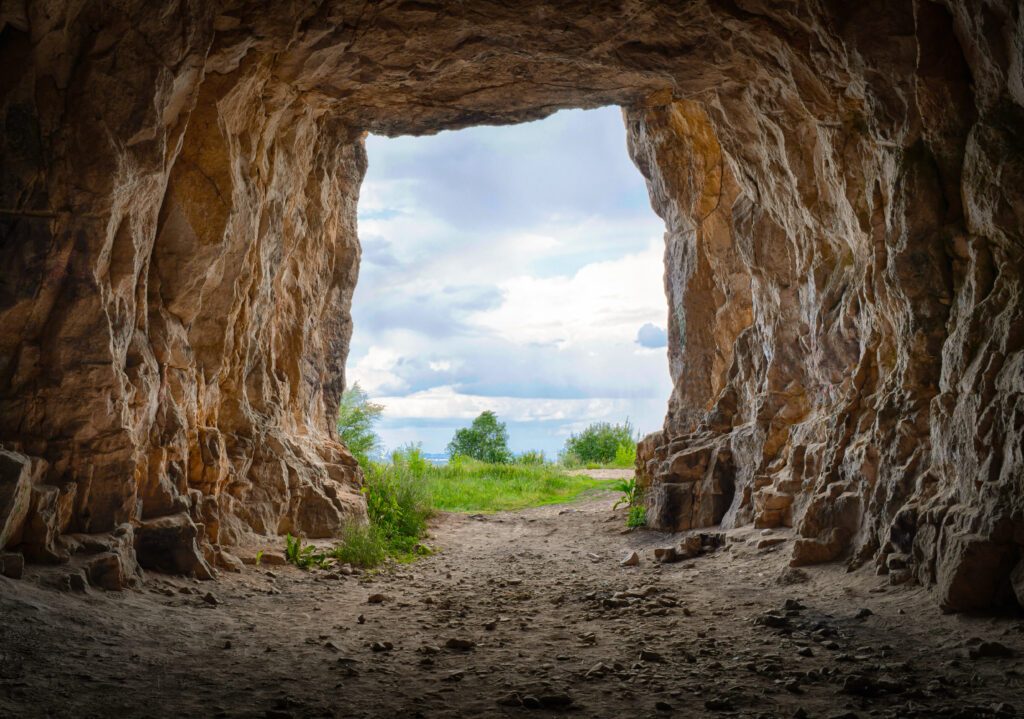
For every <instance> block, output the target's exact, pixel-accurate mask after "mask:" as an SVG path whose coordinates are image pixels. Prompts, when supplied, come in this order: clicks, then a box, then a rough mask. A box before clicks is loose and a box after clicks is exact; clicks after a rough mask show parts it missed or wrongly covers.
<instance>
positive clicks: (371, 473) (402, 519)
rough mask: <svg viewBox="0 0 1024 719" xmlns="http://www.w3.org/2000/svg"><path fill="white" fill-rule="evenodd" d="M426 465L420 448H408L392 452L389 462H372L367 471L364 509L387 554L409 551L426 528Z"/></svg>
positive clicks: (427, 496) (427, 498)
mask: <svg viewBox="0 0 1024 719" xmlns="http://www.w3.org/2000/svg"><path fill="white" fill-rule="evenodd" d="M428 466H429V462H427V461H426V460H425V459H423V457H422V455H421V453H420V450H419V448H418V447H409V448H407V449H406V450H404V451H403V450H398V451H396V452H394V454H393V455H392V462H391V464H377V463H372V464H371V465H370V466H369V468H368V469H367V471H366V481H365V483H364V484H363V493H364V494H365V495H366V512H367V514H368V515H369V518H370V523H371V524H372V525H373V527H374V528H375V529H376V530H377V531H378V532H379V533H380V536H381V539H382V540H383V542H384V544H385V545H386V547H387V550H388V552H389V553H392V554H405V553H409V552H412V551H413V549H414V548H415V547H416V545H417V544H418V543H419V539H420V537H422V536H423V533H424V532H425V531H426V529H427V519H428V518H429V517H430V497H429V494H428V493H427V491H426V483H425V482H424V481H423V475H424V473H425V470H426V468H427V467H428Z"/></svg>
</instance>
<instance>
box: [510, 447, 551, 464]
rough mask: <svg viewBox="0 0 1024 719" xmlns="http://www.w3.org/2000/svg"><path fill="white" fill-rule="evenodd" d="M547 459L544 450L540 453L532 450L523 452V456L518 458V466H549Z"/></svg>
mask: <svg viewBox="0 0 1024 719" xmlns="http://www.w3.org/2000/svg"><path fill="white" fill-rule="evenodd" d="M547 462H548V460H547V457H545V456H544V452H543V450H541V451H538V450H536V449H531V450H529V451H527V452H523V453H522V454H521V455H519V456H518V457H516V464H525V465H530V466H540V465H544V464H547Z"/></svg>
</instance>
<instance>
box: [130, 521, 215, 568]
mask: <svg viewBox="0 0 1024 719" xmlns="http://www.w3.org/2000/svg"><path fill="white" fill-rule="evenodd" d="M198 537H199V527H197V526H196V525H195V524H194V523H193V522H192V519H191V518H190V517H189V516H188V515H187V514H184V513H182V514H172V515H170V516H168V517H157V518H156V519H147V520H145V521H143V522H142V523H140V525H139V527H138V529H137V530H136V532H135V553H136V556H137V557H138V562H139V564H140V565H141V566H142V567H144V568H145V569H153V570H156V571H158V572H166V573H168V574H187V575H191V576H194V577H196V578H198V579H213V578H214V576H215V573H214V570H213V568H212V567H210V565H209V564H208V563H207V561H206V559H205V558H204V556H203V553H202V551H201V549H200V547H199V543H198V541H197V539H198Z"/></svg>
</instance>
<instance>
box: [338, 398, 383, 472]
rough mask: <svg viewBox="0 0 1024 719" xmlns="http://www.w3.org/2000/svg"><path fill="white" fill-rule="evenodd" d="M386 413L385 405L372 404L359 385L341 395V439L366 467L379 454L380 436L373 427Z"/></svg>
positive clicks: (339, 418) (339, 415) (339, 429)
mask: <svg viewBox="0 0 1024 719" xmlns="http://www.w3.org/2000/svg"><path fill="white" fill-rule="evenodd" d="M383 413H384V405H382V404H377V403H376V402H371V401H370V397H369V395H368V394H366V392H365V390H363V388H362V387H360V386H359V383H358V382H356V383H355V384H353V385H352V386H351V387H350V388H348V389H347V390H345V392H344V393H342V395H341V406H340V407H338V436H339V437H340V438H341V441H342V442H344V444H345V446H346V447H348V451H349V452H351V453H352V456H354V457H355V458H356V459H357V460H358V461H359V464H360V465H362V466H363V467H366V466H368V463H369V461H370V460H371V459H373V458H374V457H375V456H376V455H377V454H379V453H380V450H381V441H380V436H379V435H378V434H377V433H376V432H375V431H374V429H373V427H374V425H375V424H376V423H377V420H379V419H380V416H381V415H382V414H383Z"/></svg>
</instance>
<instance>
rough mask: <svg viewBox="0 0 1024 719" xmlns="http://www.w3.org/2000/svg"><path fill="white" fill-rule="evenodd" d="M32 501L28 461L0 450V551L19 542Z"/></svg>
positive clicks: (21, 456) (23, 457) (29, 464)
mask: <svg viewBox="0 0 1024 719" xmlns="http://www.w3.org/2000/svg"><path fill="white" fill-rule="evenodd" d="M31 501H32V473H31V463H30V462H29V459H28V458H27V457H25V456H24V455H21V454H16V453H14V452H8V451H6V450H0V549H3V548H4V547H7V546H10V545H14V544H17V543H19V542H20V541H21V534H22V529H23V527H24V525H25V518H26V517H27V516H28V509H29V505H30V504H31Z"/></svg>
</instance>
